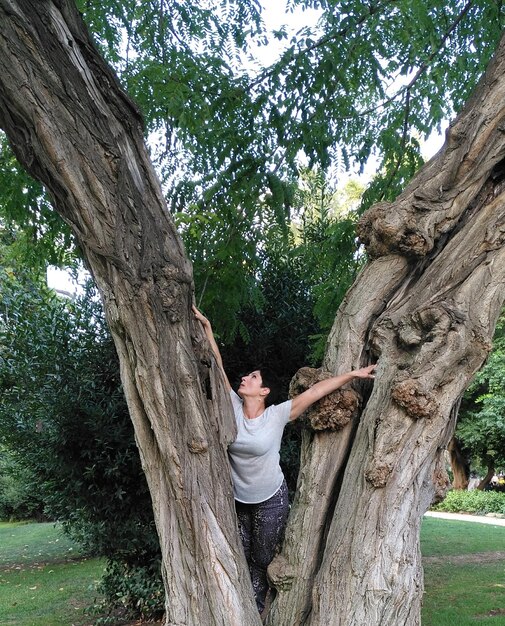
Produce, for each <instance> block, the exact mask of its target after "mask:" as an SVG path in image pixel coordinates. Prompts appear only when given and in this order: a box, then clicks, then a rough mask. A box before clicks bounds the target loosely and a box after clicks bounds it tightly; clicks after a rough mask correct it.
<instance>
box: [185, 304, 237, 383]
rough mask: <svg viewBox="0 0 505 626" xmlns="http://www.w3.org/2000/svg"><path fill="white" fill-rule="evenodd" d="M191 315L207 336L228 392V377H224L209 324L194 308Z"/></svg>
mask: <svg viewBox="0 0 505 626" xmlns="http://www.w3.org/2000/svg"><path fill="white" fill-rule="evenodd" d="M193 313H194V314H195V317H196V319H197V320H198V321H199V322H200V323H201V325H202V326H203V330H204V331H205V335H206V336H207V339H208V340H209V343H210V347H211V348H212V352H213V353H214V356H215V357H216V361H217V364H218V365H219V369H220V370H221V372H222V373H223V376H224V381H225V384H226V389H227V390H228V391H230V390H231V385H230V381H229V380H228V376H226V372H225V371H224V366H223V359H222V357H221V352H219V346H218V345H217V343H216V340H215V338H214V333H213V332H212V326H211V323H210V322H209V320H208V319H207V318H206V317H205V315H203V313H201V312H200V311H199V310H198V309H197V308H196V306H193Z"/></svg>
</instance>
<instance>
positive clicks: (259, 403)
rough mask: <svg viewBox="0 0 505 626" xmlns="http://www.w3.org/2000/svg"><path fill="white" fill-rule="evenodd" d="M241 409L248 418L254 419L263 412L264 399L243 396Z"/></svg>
mask: <svg viewBox="0 0 505 626" xmlns="http://www.w3.org/2000/svg"><path fill="white" fill-rule="evenodd" d="M243 400H244V403H243V406H242V410H243V412H244V415H245V416H246V418H247V419H248V420H252V419H255V418H256V417H259V416H260V415H261V414H262V413H264V412H265V401H264V400H263V398H258V397H256V398H247V397H246V398H243Z"/></svg>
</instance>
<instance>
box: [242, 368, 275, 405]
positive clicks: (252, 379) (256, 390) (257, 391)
mask: <svg viewBox="0 0 505 626" xmlns="http://www.w3.org/2000/svg"><path fill="white" fill-rule="evenodd" d="M262 384H263V381H262V380H261V372H260V371H259V370H254V372H251V373H250V374H247V376H242V378H241V382H240V386H239V388H238V395H239V396H240V397H242V398H243V397H245V396H251V397H254V396H261V397H264V396H267V395H268V392H269V389H268V387H262Z"/></svg>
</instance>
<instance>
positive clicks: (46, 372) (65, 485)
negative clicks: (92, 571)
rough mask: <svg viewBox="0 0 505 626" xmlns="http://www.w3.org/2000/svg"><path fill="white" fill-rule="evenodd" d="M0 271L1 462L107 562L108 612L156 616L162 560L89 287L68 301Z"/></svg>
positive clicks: (113, 361) (22, 276)
mask: <svg viewBox="0 0 505 626" xmlns="http://www.w3.org/2000/svg"><path fill="white" fill-rule="evenodd" d="M0 273H1V279H2V280H1V281H0V345H1V351H0V389H1V392H2V404H1V406H0V442H1V444H2V446H3V447H5V448H6V449H7V450H8V453H9V455H8V457H7V458H14V459H15V462H16V464H17V467H18V468H19V469H20V470H21V472H23V474H24V477H25V485H26V487H27V488H30V489H31V492H32V494H37V497H36V504H37V505H38V509H39V510H40V511H41V512H42V511H43V512H44V515H46V516H47V517H48V518H49V519H57V520H59V521H60V522H62V524H63V526H64V528H65V530H66V532H67V533H68V534H69V535H70V536H71V537H72V538H73V539H75V540H77V541H78V542H79V543H80V544H81V545H82V546H83V547H84V549H85V550H87V551H88V552H89V553H91V554H99V555H101V556H104V557H105V558H106V559H107V568H106V572H105V575H104V579H103V582H102V588H103V590H104V592H105V595H106V597H107V601H108V604H109V607H110V608H117V607H118V606H119V607H121V608H122V609H126V610H128V611H130V613H131V612H133V613H135V614H139V613H140V614H144V615H152V614H153V613H156V612H157V611H158V612H159V611H160V609H161V608H162V604H163V603H162V584H161V579H160V574H159V570H160V560H161V555H160V551H159V545H158V541H157V536H156V530H155V527H154V517H153V514H152V509H151V503H150V496H149V491H148V489H147V485H146V481H145V477H144V475H143V472H142V468H141V466H140V461H139V458H138V452H137V449H136V446H135V442H134V437H133V428H132V424H131V420H130V418H129V415H128V410H127V407H126V402H125V400H124V396H123V393H122V388H121V384H120V380H119V367H118V363H117V355H116V353H115V349H114V345H113V343H112V339H111V337H110V335H109V333H108V331H107V329H106V326H105V320H104V318H103V312H102V309H101V305H100V303H99V302H98V301H97V297H96V293H95V292H94V289H92V288H91V286H88V290H87V291H86V292H85V293H84V294H83V296H82V297H80V298H78V299H77V300H75V301H72V300H69V299H61V298H59V297H57V296H56V295H55V294H54V292H52V291H51V290H48V289H47V287H45V285H44V284H43V281H41V280H39V281H37V280H34V279H33V277H31V276H28V275H26V273H23V272H19V271H18V272H17V271H15V270H14V269H13V268H12V267H11V268H7V269H2V270H0ZM32 498H33V496H32ZM32 506H33V505H32ZM19 512H21V513H22V512H23V508H19V509H18V513H19ZM27 512H30V509H28V511H27Z"/></svg>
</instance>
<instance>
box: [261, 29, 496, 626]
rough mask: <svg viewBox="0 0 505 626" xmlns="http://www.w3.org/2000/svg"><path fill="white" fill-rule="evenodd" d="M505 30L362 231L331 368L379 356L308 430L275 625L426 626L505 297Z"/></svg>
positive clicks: (275, 567) (278, 581)
mask: <svg viewBox="0 0 505 626" xmlns="http://www.w3.org/2000/svg"><path fill="white" fill-rule="evenodd" d="M504 190H505V39H502V41H501V43H500V46H499V48H498V50H497V52H496V55H495V57H494V59H493V61H492V62H491V64H490V66H489V68H488V70H487V72H486V74H485V76H484V77H483V78H482V80H481V81H480V83H479V85H478V87H477V89H476V91H475V93H474V95H473V97H472V98H471V99H470V101H469V102H468V103H467V105H466V107H465V108H464V110H463V111H462V112H461V114H460V115H459V116H458V118H457V119H456V120H455V121H454V122H453V123H452V124H451V126H450V128H449V130H448V131H447V138H446V143H445V146H444V147H443V149H442V150H441V151H440V152H439V153H438V154H437V155H436V156H435V157H434V158H433V159H432V160H431V161H430V162H429V163H427V164H426V165H425V166H424V167H423V168H422V170H421V171H420V172H419V173H418V174H417V176H416V177H415V178H414V180H413V181H412V182H411V184H410V185H409V186H408V187H407V189H406V190H405V191H404V192H403V193H402V194H401V195H400V196H399V197H398V199H397V200H396V201H395V202H394V203H391V204H388V203H381V204H379V205H376V206H375V207H372V209H370V210H369V211H368V212H367V213H366V214H365V215H364V217H363V218H362V220H361V223H360V225H359V234H360V237H361V240H362V242H363V243H364V244H365V245H366V248H367V252H368V254H369V256H370V262H369V263H368V265H367V266H366V267H365V269H364V270H363V272H362V273H361V275H360V276H359V277H358V279H357V281H356V283H355V284H354V285H353V287H352V288H351V290H350V291H349V293H348V294H347V296H346V298H345V301H344V302H343V304H342V306H341V308H340V310H339V312H338V314H337V317H336V320H335V324H334V327H333V329H332V332H331V335H330V337H329V340H328V346H327V352H326V357H325V360H324V363H323V368H324V370H327V371H329V372H332V373H343V372H345V371H348V370H349V369H352V368H357V367H361V366H363V365H365V364H368V363H370V362H373V361H375V360H377V361H378V364H379V366H378V370H377V376H376V381H375V384H374V387H373V390H370V388H369V386H367V385H365V384H363V383H361V385H355V389H356V391H358V392H359V395H360V396H361V398H362V401H361V403H362V412H358V413H357V415H356V417H355V418H354V420H353V421H351V422H349V423H348V424H347V425H344V426H343V427H342V430H341V431H340V432H335V431H332V432H324V431H320V430H317V431H316V430H313V429H312V428H310V429H307V430H306V432H305V434H304V442H303V449H302V465H301V470H300V477H299V482H298V488H297V495H296V499H295V503H294V506H293V510H292V512H291V515H290V519H289V523H288V528H287V532H286V540H285V543H284V548H283V551H282V554H281V555H280V556H279V557H278V560H277V562H275V563H273V564H272V565H271V567H270V572H271V575H272V579H273V581H274V584H275V585H276V587H277V589H278V595H277V598H276V601H275V602H274V604H273V606H272V610H271V612H270V615H269V619H268V622H267V623H268V624H269V625H270V626H297V625H302V624H303V625H305V626H309V625H310V626H323V625H327V626H363V624H367V625H371V626H373V625H378V624H380V625H381V626H400V625H402V626H415V625H417V624H419V623H420V607H421V601H422V593H423V576H422V567H421V559H420V551H419V526H420V522H421V518H422V515H423V514H424V512H425V511H426V509H427V508H428V507H429V505H430V504H431V502H432V501H433V500H434V499H436V498H437V497H440V495H442V494H443V493H444V492H445V489H446V487H447V484H448V481H447V476H446V472H445V467H444V452H445V449H446V447H447V445H448V443H449V441H450V440H451V437H452V434H453V431H454V427H455V416H456V411H453V407H454V406H455V405H456V404H457V403H458V399H459V397H460V395H461V394H462V392H463V391H464V390H465V388H466V387H467V385H468V383H469V382H470V380H471V378H472V376H473V375H474V373H475V372H476V371H477V370H478V369H479V367H480V366H481V365H482V363H483V361H484V360H485V358H486V356H487V354H488V352H489V350H490V348H491V338H492V336H493V332H494V327H495V324H496V320H497V318H498V315H499V312H500V310H501V306H502V303H503V301H504V298H505V285H504V279H505V246H504V243H505V193H504Z"/></svg>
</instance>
